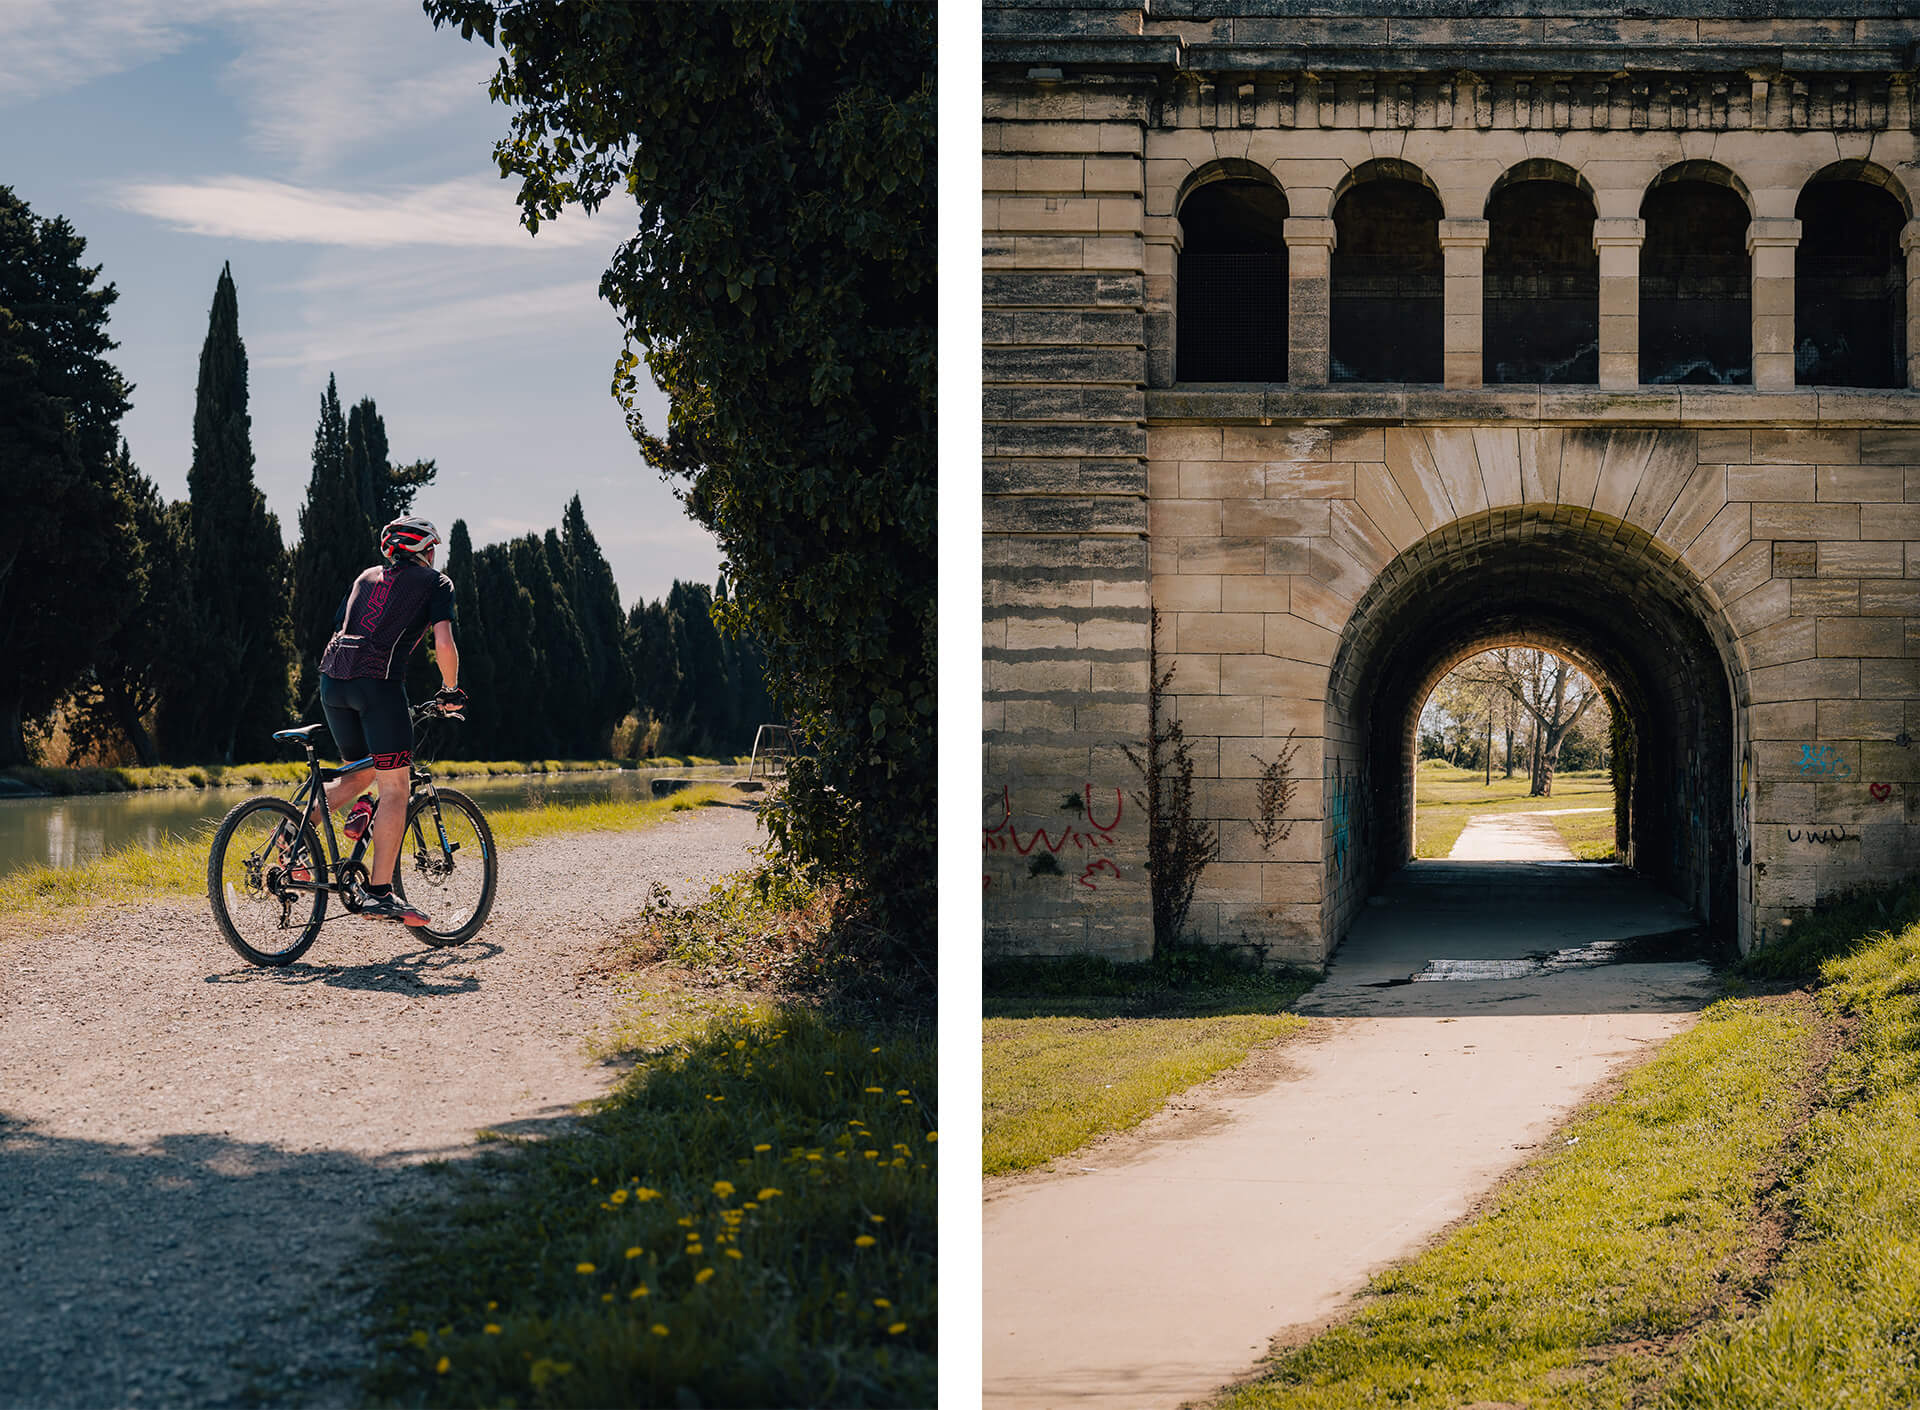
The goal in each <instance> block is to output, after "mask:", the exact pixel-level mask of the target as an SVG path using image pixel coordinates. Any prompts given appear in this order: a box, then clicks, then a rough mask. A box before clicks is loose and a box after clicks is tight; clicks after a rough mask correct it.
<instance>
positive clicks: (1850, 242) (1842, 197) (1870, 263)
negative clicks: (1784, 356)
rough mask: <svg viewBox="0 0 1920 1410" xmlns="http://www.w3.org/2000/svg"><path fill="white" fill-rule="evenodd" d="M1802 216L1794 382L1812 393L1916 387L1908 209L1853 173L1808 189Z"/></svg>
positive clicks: (1824, 176)
mask: <svg viewBox="0 0 1920 1410" xmlns="http://www.w3.org/2000/svg"><path fill="white" fill-rule="evenodd" d="M1793 214H1794V217H1795V218H1796V219H1797V220H1799V221H1800V223H1801V228H1800V244H1799V247H1798V248H1797V249H1796V250H1795V251H1794V258H1793V327H1794V350H1793V369H1794V380H1795V381H1796V382H1798V383H1800V384H1801V385H1802V386H1808V387H1904V386H1905V385H1906V384H1907V261H1906V257H1905V256H1904V255H1903V254H1901V252H1900V228H1901V227H1902V226H1903V225H1905V224H1906V223H1907V212H1906V208H1905V207H1904V206H1903V205H1901V203H1900V199H1899V198H1898V197H1897V196H1895V195H1894V194H1893V193H1892V192H1891V191H1888V190H1887V189H1886V188H1885V187H1884V186H1880V185H1877V184H1873V183H1871V182H1868V181H1865V180H1860V179H1858V178H1857V177H1856V176H1855V174H1854V173H1853V172H1850V171H1836V172H1833V173H1832V174H1831V175H1829V174H1828V173H1826V172H1823V173H1821V174H1820V175H1819V176H1816V177H1814V179H1813V180H1812V181H1810V182H1808V183H1807V185H1806V188H1805V189H1804V190H1802V191H1801V193H1800V201H1799V204H1798V205H1796V206H1795V207H1794V211H1793Z"/></svg>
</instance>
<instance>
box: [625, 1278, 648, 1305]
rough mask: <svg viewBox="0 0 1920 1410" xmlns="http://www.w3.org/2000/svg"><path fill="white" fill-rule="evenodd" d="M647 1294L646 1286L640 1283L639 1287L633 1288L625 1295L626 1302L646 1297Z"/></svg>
mask: <svg viewBox="0 0 1920 1410" xmlns="http://www.w3.org/2000/svg"><path fill="white" fill-rule="evenodd" d="M647 1292H648V1288H647V1285H646V1284H645V1283H642V1284H641V1285H640V1286H639V1287H637V1288H635V1289H634V1290H633V1291H632V1292H630V1293H628V1294H627V1301H629V1302H632V1301H634V1300H635V1299H636V1298H642V1297H645V1296H646V1295H647Z"/></svg>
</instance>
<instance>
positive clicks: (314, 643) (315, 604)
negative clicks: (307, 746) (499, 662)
mask: <svg viewBox="0 0 1920 1410" xmlns="http://www.w3.org/2000/svg"><path fill="white" fill-rule="evenodd" d="M354 410H356V411H358V410H359V408H358V407H355V408H354ZM375 534H376V530H375V529H374V527H373V525H371V524H370V523H368V522H367V516H366V513H365V511H364V510H363V509H362V508H361V504H360V496H359V493H358V488H357V486H356V484H355V476H354V465H353V461H352V456H351V453H350V452H349V450H348V446H347V419H346V417H345V416H343V415H341V412H340V392H339V388H338V387H336V386H335V384H334V379H333V377H332V376H331V375H329V376H328V377H327V389H326V391H324V392H322V393H321V394H320V424H319V425H318V426H316V427H315V428H314V433H313V473H312V475H311V476H310V477H309V478H308V480H307V500H306V503H305V504H303V505H301V506H300V543H299V545H298V546H297V547H296V548H295V549H294V552H293V640H294V647H295V649H296V651H297V652H298V655H299V661H300V697H301V700H302V703H303V713H305V714H308V715H311V714H313V712H314V711H315V710H316V709H318V708H319V707H318V704H317V701H318V692H319V690H320V656H321V653H322V652H324V651H325V650H326V649H327V642H328V641H329V640H330V639H331V638H332V636H333V619H334V614H335V613H336V612H338V611H339V610H340V599H341V598H342V597H343V596H344V595H345V594H346V591H347V585H348V584H349V583H351V582H352V581H353V580H354V578H355V577H357V576H358V575H359V574H360V573H361V572H363V571H364V570H365V569H366V568H367V567H368V565H369V564H371V563H372V562H373V561H374V555H375V553H376V552H377V551H378V544H377V542H376V538H375Z"/></svg>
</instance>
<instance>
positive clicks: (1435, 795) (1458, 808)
mask: <svg viewBox="0 0 1920 1410" xmlns="http://www.w3.org/2000/svg"><path fill="white" fill-rule="evenodd" d="M1485 778H1486V775H1485V774H1483V773H1477V772H1474V771H1473V770H1470V769H1456V768H1454V767H1452V766H1451V765H1450V764H1447V763H1446V762H1444V761H1443V760H1439V759H1428V760H1426V761H1425V762H1423V763H1422V764H1421V765H1420V767H1419V768H1418V769H1416V770H1415V771H1414V776H1413V779H1414V824H1413V834H1414V835H1413V854H1414V855H1415V856H1416V857H1444V856H1446V855H1447V853H1449V852H1451V851H1452V850H1453V844H1454V843H1455V842H1456V841H1458V840H1459V837H1460V832H1461V829H1462V828H1464V827H1466V825H1467V820H1468V819H1469V818H1471V817H1473V816H1474V815H1475V814H1476V813H1537V812H1541V811H1544V810H1548V809H1555V808H1605V809H1606V810H1607V811H1606V812H1605V813H1604V814H1601V813H1595V814H1590V815H1587V814H1583V815H1581V817H1579V818H1574V819H1555V821H1556V822H1575V823H1582V822H1584V821H1586V820H1587V818H1589V817H1595V818H1604V819H1605V827H1606V829H1607V833H1608V840H1609V841H1611V837H1612V827H1613V822H1612V818H1613V780H1612V778H1611V777H1609V775H1608V774H1607V773H1605V772H1604V771H1603V770H1599V769H1592V770H1587V771H1585V772H1581V773H1561V774H1555V775H1554V779H1553V796H1552V797H1550V798H1530V797H1528V796H1527V777H1526V774H1525V773H1517V774H1515V775H1514V776H1513V777H1512V778H1502V777H1501V776H1500V775H1499V774H1498V773H1496V774H1494V776H1493V782H1492V783H1491V784H1488V783H1486V782H1484V780H1485ZM1562 831H1563V832H1564V831H1565V829H1564V828H1562ZM1569 845H1571V843H1569ZM1609 850H1610V849H1609ZM1574 855H1575V856H1580V855H1582V854H1581V852H1580V849H1579V848H1578V847H1575V848H1574Z"/></svg>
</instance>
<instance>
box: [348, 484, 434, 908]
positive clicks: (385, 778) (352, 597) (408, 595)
mask: <svg viewBox="0 0 1920 1410" xmlns="http://www.w3.org/2000/svg"><path fill="white" fill-rule="evenodd" d="M439 542H440V531H439V530H438V529H436V528H434V526H433V525H432V524H430V523H428V522H427V521H426V520H425V519H422V518H419V517H417V516H415V515H407V516H404V517H402V518H399V519H395V520H394V521H393V522H392V523H391V524H388V525H387V526H386V527H385V528H384V529H382V530H381V531H380V556H381V557H382V558H383V559H384V560H385V562H383V563H381V564H377V565H375V566H374V567H372V568H369V569H367V571H366V572H364V573H362V574H361V575H360V576H359V577H357V578H355V579H354V580H353V584H352V586H351V587H349V588H348V589H347V595H346V597H345V598H344V599H343V600H342V601H341V603H340V612H339V615H338V616H337V617H336V618H335V619H334V629H333V639H332V640H331V641H329V642H328V643H327V649H326V651H325V652H324V653H323V654H322V655H321V657H320V708H321V709H322V710H323V711H325V713H326V717H327V728H328V729H329V730H330V731H332V733H333V742H334V745H335V747H336V748H337V749H338V750H339V751H340V758H341V760H342V761H343V762H342V765H341V769H342V772H341V774H340V777H339V778H338V779H336V780H334V782H332V783H330V784H328V785H327V806H328V807H329V808H332V809H335V810H338V809H339V807H340V805H341V804H342V803H344V802H345V801H346V800H347V799H349V798H351V797H353V795H355V794H356V793H358V792H359V791H360V790H361V788H362V787H364V786H365V784H366V783H367V776H368V774H369V773H371V774H372V776H373V780H374V782H375V783H376V784H377V785H378V787H379V791H380V805H381V806H379V807H376V808H375V810H374V814H373V877H372V880H371V881H370V882H369V883H367V884H366V885H365V886H364V888H363V889H362V890H361V892H360V894H359V895H358V896H357V897H356V898H355V899H356V900H357V901H358V903H359V905H360V913H361V914H362V915H370V916H376V917H380V918H382V919H387V920H397V921H400V922H401V923H402V924H405V925H425V924H427V917H426V915H425V913H424V912H422V911H421V910H420V909H419V908H418V907H416V906H413V905H411V904H409V903H407V902H405V901H402V900H401V899H399V898H398V897H396V896H395V895H394V894H393V869H394V863H395V861H396V860H397V859H398V857H399V853H400V838H401V834H402V833H404V832H405V831H406V822H407V799H408V797H409V796H410V795H411V793H412V791H413V786H412V785H413V781H412V766H413V723H412V719H411V717H410V715H409V714H408V708H407V691H406V682H405V675H406V669H407V657H408V656H409V655H411V654H412V652H413V649H414V648H415V647H416V646H417V645H419V643H420V640H421V638H422V637H424V636H425V635H426V633H427V631H428V630H429V629H431V630H432V632H433V654H434V660H435V662H436V663H437V664H438V666H439V667H440V679H441V681H442V682H443V683H444V684H443V685H442V686H441V688H440V690H439V692H438V693H437V694H436V695H435V697H434V698H435V699H436V700H438V701H439V702H440V704H441V705H442V706H443V707H444V708H446V709H449V710H458V709H459V708H460V707H462V706H464V705H465V704H466V703H467V695H466V692H465V691H463V690H461V689H460V653H459V652H458V651H457V650H456V649H455V648H454V644H453V581H452V580H451V579H450V578H448V577H447V575H446V574H445V573H442V572H439V571H437V570H436V569H435V568H434V566H433V551H434V548H435V547H436V546H437V545H438V544H439ZM348 760H353V761H357V762H352V763H348V762H345V761H348ZM389 801H391V803H392V806H391V807H388V806H385V805H386V804H387V803H388V802H389ZM314 816H315V817H316V818H317V817H318V807H317V805H316V808H315V814H314ZM353 827H354V824H353V822H352V821H349V823H348V830H349V833H350V835H351V836H353V837H354V838H356V839H357V838H358V836H359V833H358V832H357V831H353Z"/></svg>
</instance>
